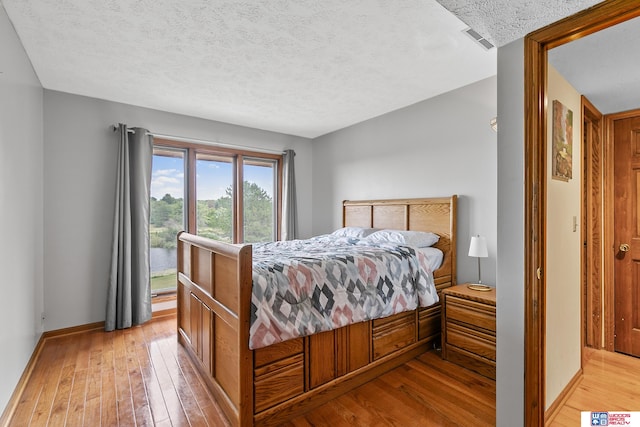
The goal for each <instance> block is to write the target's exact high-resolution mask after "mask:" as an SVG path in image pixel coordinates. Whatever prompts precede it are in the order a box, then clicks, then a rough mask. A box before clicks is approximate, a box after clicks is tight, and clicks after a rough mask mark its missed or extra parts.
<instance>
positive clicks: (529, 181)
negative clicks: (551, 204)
mask: <svg viewBox="0 0 640 427" xmlns="http://www.w3.org/2000/svg"><path fill="white" fill-rule="evenodd" d="M637 16H640V4H638V2H635V1H634V2H629V1H628V0H612V1H606V2H603V3H600V4H597V5H595V6H593V7H591V8H589V9H586V10H584V11H582V12H579V13H577V14H575V15H573V16H570V17H568V18H565V19H563V20H561V21H558V22H556V23H554V24H551V25H549V26H547V27H544V28H542V29H540V30H538V31H535V32H533V33H531V34H529V35H527V36H526V37H525V40H524V56H525V57H524V68H525V70H524V72H525V77H524V80H525V88H524V92H525V93H524V102H525V129H524V133H525V135H524V139H525V141H524V145H525V147H524V150H525V191H524V192H525V200H524V203H525V218H524V221H525V248H524V251H525V260H524V261H525V271H524V286H525V291H524V294H525V309H524V310H525V313H524V315H525V319H524V328H525V331H524V334H525V336H524V345H525V348H524V353H525V360H524V399H525V400H524V405H525V407H524V412H525V413H524V418H525V426H527V427H529V426H531V427H533V426H539V425H544V407H545V387H546V384H545V375H546V372H545V355H546V348H545V340H544V335H545V287H546V283H545V278H544V268H543V267H544V260H545V257H546V236H545V235H546V232H545V229H546V219H545V212H546V209H545V207H546V183H545V177H546V175H545V174H546V157H545V156H544V154H546V143H547V141H546V133H545V130H546V79H547V75H546V74H547V51H548V50H549V49H551V48H553V47H557V46H560V45H563V44H565V43H568V42H570V41H572V40H575V39H578V38H581V37H585V36H587V35H589V34H592V33H595V32H597V31H599V30H602V29H604V28H608V27H610V26H613V25H615V24H618V23H621V22H624V21H627V20H629V19H632V18H635V17H637Z"/></svg>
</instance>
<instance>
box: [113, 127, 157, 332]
mask: <svg viewBox="0 0 640 427" xmlns="http://www.w3.org/2000/svg"><path fill="white" fill-rule="evenodd" d="M118 131H119V132H120V147H119V153H118V179H117V184H116V185H117V188H116V207H115V214H114V222H113V244H112V248H111V273H110V277H109V293H108V295H107V316H106V321H105V330H107V331H112V330H114V329H123V328H128V327H131V326H132V325H138V324H141V323H144V322H146V321H147V320H149V319H151V286H150V279H149V276H150V261H149V198H150V188H151V161H152V158H153V137H152V136H151V135H148V131H147V130H146V129H141V128H133V131H134V133H131V132H129V131H128V130H127V126H126V125H123V124H120V125H118Z"/></svg>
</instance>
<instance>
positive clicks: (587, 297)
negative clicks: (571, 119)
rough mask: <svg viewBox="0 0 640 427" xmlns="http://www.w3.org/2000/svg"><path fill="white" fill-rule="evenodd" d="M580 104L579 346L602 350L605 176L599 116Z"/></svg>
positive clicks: (585, 102)
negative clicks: (580, 246) (580, 327)
mask: <svg viewBox="0 0 640 427" xmlns="http://www.w3.org/2000/svg"><path fill="white" fill-rule="evenodd" d="M581 101H582V102H581V103H582V146H583V156H582V158H583V165H582V170H583V178H582V185H583V188H582V224H583V225H584V226H583V227H580V230H581V240H582V242H583V244H584V246H583V249H582V251H581V257H582V261H581V263H580V265H581V269H582V274H581V277H582V278H583V279H582V281H583V283H582V289H583V291H582V293H581V297H582V304H581V306H582V307H581V310H580V312H581V313H582V316H583V319H582V322H581V325H584V326H583V333H582V334H581V335H582V337H581V343H582V347H584V346H588V347H592V348H597V349H600V348H602V333H603V327H602V321H603V317H604V316H603V298H602V291H603V287H604V282H603V280H602V278H603V275H604V268H603V266H604V262H603V261H604V259H603V251H602V247H603V246H602V245H603V238H604V234H605V233H604V232H603V231H604V224H603V204H604V200H603V193H604V190H603V186H604V182H605V181H604V179H603V176H605V175H606V174H605V171H604V170H603V169H604V161H603V123H602V122H603V117H602V113H600V111H599V110H598V109H597V108H596V107H595V106H594V105H593V104H592V103H591V102H590V101H589V100H588V99H587V98H586V97H584V96H582V98H581Z"/></svg>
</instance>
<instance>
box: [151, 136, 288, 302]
mask: <svg viewBox="0 0 640 427" xmlns="http://www.w3.org/2000/svg"><path fill="white" fill-rule="evenodd" d="M153 154H154V155H153V167H152V179H151V221H150V228H149V236H150V240H151V289H152V293H154V294H160V293H164V292H175V286H176V283H175V282H176V260H177V259H176V257H177V254H176V234H177V233H178V232H179V231H180V230H188V231H189V232H190V233H194V234H198V235H201V236H204V237H209V238H212V239H216V240H221V241H224V242H229V243H244V242H246V243H256V242H264V241H272V240H277V238H278V236H279V230H278V223H279V212H280V194H281V183H280V181H281V180H280V176H281V165H282V156H281V155H274V154H264V153H254V152H247V151H240V150H231V149H223V148H213V147H208V146H204V145H196V144H187V143H183V142H174V141H166V140H161V139H156V140H155V141H154V151H153ZM239 182H242V183H243V185H241V186H238V185H237V183H239Z"/></svg>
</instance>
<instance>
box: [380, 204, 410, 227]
mask: <svg viewBox="0 0 640 427" xmlns="http://www.w3.org/2000/svg"><path fill="white" fill-rule="evenodd" d="M373 227H374V228H390V229H392V230H406V229H407V206H406V205H390V206H387V205H381V206H373Z"/></svg>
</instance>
